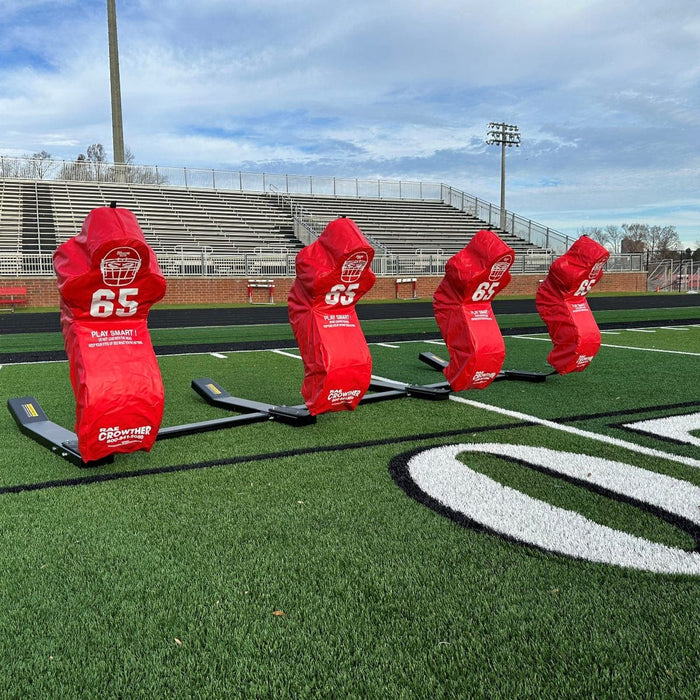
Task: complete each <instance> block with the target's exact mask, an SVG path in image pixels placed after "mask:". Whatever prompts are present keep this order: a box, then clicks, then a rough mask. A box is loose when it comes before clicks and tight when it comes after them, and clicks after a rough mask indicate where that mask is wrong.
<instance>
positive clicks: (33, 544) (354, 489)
mask: <svg viewBox="0 0 700 700" xmlns="http://www.w3.org/2000/svg"><path fill="white" fill-rule="evenodd" d="M363 327H364V324H363ZM250 332H251V334H252V333H253V331H252V330H251V331H250ZM365 332H366V333H368V332H369V331H368V330H367V329H365ZM200 333H202V329H190V330H188V331H187V332H184V333H182V335H183V336H187V337H188V338H190V339H191V338H193V337H202V336H200V335H199V334H200ZM190 334H191V335H190ZM252 337H255V336H252ZM258 337H259V336H258ZM699 337H700V328H698V327H688V330H687V331H672V330H669V329H664V328H658V329H656V331H655V333H654V334H641V333H635V332H633V331H630V330H620V331H619V335H610V336H607V335H604V336H603V342H604V344H605V345H604V346H603V347H602V348H601V350H600V352H599V353H598V355H597V356H596V357H595V359H594V361H593V362H592V364H591V366H590V367H589V368H588V369H586V370H585V371H584V372H580V373H573V374H570V375H567V376H562V377H560V376H553V377H550V378H549V379H548V380H547V381H546V382H544V383H542V384H530V383H521V382H496V383H493V384H492V385H490V386H489V387H488V388H487V389H485V390H483V391H479V392H462V393H461V394H460V395H459V396H460V397H461V398H466V399H469V400H471V401H474V402H476V404H479V405H481V406H483V407H479V406H475V405H465V404H461V403H458V402H456V401H443V402H429V401H422V400H420V399H400V400H396V401H391V402H384V403H376V404H370V405H361V406H360V407H359V408H358V409H357V410H356V411H354V412H352V413H348V412H345V413H333V414H325V415H322V416H319V417H318V420H317V422H316V424H315V425H311V426H307V427H303V428H293V427H290V426H287V425H282V424H277V423H273V422H264V423H258V424H254V425H248V426H244V427H240V428H235V429H229V430H222V431H217V432H211V433H204V434H201V435H194V436H189V437H185V438H180V439H176V440H168V441H163V442H157V443H156V445H155V446H154V448H153V450H152V452H151V453H148V454H146V453H143V452H140V453H134V454H131V455H121V456H117V458H116V459H115V461H114V463H113V464H111V465H105V466H103V467H99V468H93V469H79V468H77V467H75V466H73V465H72V464H70V463H68V462H66V461H64V460H62V459H60V457H58V456H57V455H54V454H52V453H51V452H50V451H49V450H47V449H46V448H44V447H41V446H40V445H38V444H36V443H34V442H32V441H30V440H29V439H28V438H26V437H25V436H23V435H22V434H21V433H20V432H19V431H18V430H17V429H16V427H15V425H14V423H13V421H12V418H11V417H10V415H9V413H8V412H7V411H0V431H1V432H2V435H3V450H2V451H1V452H0V552H2V554H1V556H0V571H1V575H0V600H2V602H3V604H2V608H0V697H3V698H5V697H7V698H28V697H31V698H63V697H65V698H77V697H100V698H131V697H133V698H142V697H149V696H150V697H154V698H159V697H192V698H236V697H241V698H248V697H253V698H255V697H258V698H270V697H290V698H292V697H293V698H341V697H342V698H346V697H347V698H375V697H376V698H426V699H428V698H430V699H432V698H453V697H454V698H457V697H460V698H461V697H464V698H471V697H488V698H516V697H517V698H538V699H539V698H553V699H554V698H581V697H597V698H621V697H673V698H689V699H690V698H696V697H697V696H698V695H699V694H700V681H699V680H698V676H697V667H698V662H700V652H699V651H698V644H697V637H698V633H699V632H700V628H699V626H698V624H699V623H698V620H700V596H698V591H699V590H700V588H699V586H700V578H698V577H692V576H684V575H664V574H654V573H649V572H644V571H635V570H632V569H625V568H622V567H619V566H613V565H604V564H594V563H591V562H586V561H579V560H573V559H568V558H566V557H563V556H558V555H554V554H548V553H546V552H542V551H538V550H535V549H532V548H529V547H526V546H523V545H520V544H517V543H514V542H509V541H506V540H503V539H501V538H499V537H497V536H495V535H492V534H486V533H483V532H479V531H477V530H476V529H470V528H467V527H463V526H461V525H458V524H456V523H455V522H453V521H452V520H450V519H448V518H446V517H443V516H442V515H440V514H439V513H437V512H435V511H434V510H431V509H429V508H427V507H425V506H424V505H422V504H420V503H418V502H417V501H416V500H414V499H412V498H409V497H408V496H407V495H406V494H405V493H404V492H403V491H402V490H401V489H399V488H398V487H397V485H396V484H395V483H394V481H393V480H392V478H391V476H390V474H389V471H388V465H389V462H390V461H391V460H392V459H394V458H395V457H396V456H397V455H399V454H401V453H404V452H407V451H409V450H414V449H417V448H420V447H429V446H438V445H445V444H452V443H462V442H465V443H475V442H477V443H478V442H505V443H515V444H525V445H539V446H543V447H548V448H550V449H556V450H560V451H562V453H566V452H571V453H577V454H589V455H594V456H597V457H604V458H606V459H610V460H617V461H621V462H625V463H628V464H632V465H634V466H638V467H641V468H643V469H647V470H650V471H658V472H661V473H664V474H668V475H670V476H673V477H675V478H676V479H679V480H683V481H686V482H688V484H691V485H695V486H700V470H698V469H697V468H695V467H692V466H689V465H685V464H680V463H679V462H677V461H674V460H673V459H672V457H674V456H678V457H691V458H695V459H697V458H698V449H697V447H694V446H692V445H678V444H673V443H668V442H665V441H662V440H659V439H655V438H652V437H643V436H640V435H637V434H634V433H630V432H629V431H626V430H624V429H623V428H622V427H621V425H620V424H621V422H625V421H629V420H637V419H641V418H646V417H659V416H661V415H679V414H685V413H693V412H695V413H697V411H698V410H700V409H698V405H700V396H699V395H698V386H697V381H694V378H695V377H697V376H699V373H698V369H699V368H700V358H699V356H698V352H700V350H699V348H700V343H699V342H698V338H699ZM541 338H542V336H537V335H533V336H523V337H507V338H506V339H505V342H506V361H505V365H504V366H505V367H510V368H518V369H530V370H535V371H547V369H548V365H547V363H546V355H547V353H548V352H549V350H550V348H551V344H550V343H549V342H548V341H546V340H542V339H541ZM4 340H5V338H4V337H3V341H4ZM182 342H183V343H184V342H185V341H184V340H183V341H182ZM188 342H194V341H191V340H190V341H188ZM390 345H393V346H394V347H387V346H379V345H372V346H371V353H372V358H373V371H374V373H375V374H377V375H379V376H384V377H389V378H393V379H396V380H402V381H406V382H414V383H421V384H427V383H431V382H438V381H440V380H441V379H442V375H441V374H440V373H439V372H436V371H435V370H432V369H431V368H429V367H428V366H427V365H425V364H423V363H421V362H419V361H418V359H417V355H418V353H419V352H421V351H426V350H430V351H433V352H436V353H437V354H443V355H445V354H446V350H445V348H441V347H439V346H436V345H435V344H428V343H425V342H410V343H409V342H407V343H392V344H390ZM287 347H290V345H287ZM635 347H636V348H639V349H636V350H635V349H630V348H635ZM652 347H653V349H654V350H665V351H672V352H650V351H649V350H650V349H651V348H652ZM4 349H5V348H4V347H3V350H4ZM219 354H221V355H223V357H215V356H212V355H209V354H197V355H189V356H168V357H160V358H159V365H160V368H161V372H162V374H163V379H164V383H165V388H166V408H165V417H164V425H175V424H178V423H183V422H189V421H193V420H204V419H207V418H213V417H219V416H221V415H225V412H223V411H222V410H221V409H217V408H214V407H211V406H208V405H207V404H205V403H204V401H203V400H202V399H201V398H200V397H198V396H197V395H196V394H195V393H194V392H193V391H192V390H191V389H190V386H189V383H190V381H191V379H192V378H195V377H211V378H213V379H215V380H216V381H217V382H219V383H220V384H221V385H222V386H224V387H225V388H227V389H228V390H229V391H230V392H231V393H233V394H234V395H237V396H242V397H245V398H251V399H257V400H261V401H270V402H274V403H286V404H288V405H292V404H295V403H300V402H301V401H302V399H301V395H300V392H299V388H300V385H301V378H302V369H303V368H302V363H301V362H300V361H299V360H298V359H295V358H293V357H289V356H286V355H279V354H276V353H274V352H271V351H257V352H232V353H226V352H224V353H219ZM292 354H295V353H294V351H292ZM0 387H1V388H2V396H1V397H0V398H2V400H3V403H4V401H5V400H6V398H8V397H11V396H20V395H34V396H36V397H37V399H38V400H39V401H40V403H41V405H42V407H43V408H44V409H45V410H46V411H47V413H48V414H49V416H50V418H51V419H52V420H54V421H56V422H58V423H60V424H61V425H64V426H66V427H70V426H71V425H72V422H73V420H74V408H75V404H74V400H73V396H72V392H71V389H70V381H69V369H68V364H67V363H66V362H57V363H37V364H32V365H14V364H6V365H5V366H3V367H2V368H0ZM485 407H490V408H495V409H499V410H502V411H519V412H521V413H524V414H527V415H530V416H535V417H538V418H543V419H550V420H553V421H558V422H559V423H561V424H562V425H568V426H574V427H576V428H577V429H579V430H580V431H584V432H581V433H579V434H569V433H565V432H562V431H560V430H555V429H552V428H550V427H548V426H546V425H532V424H529V423H526V422H524V421H521V420H517V419H515V418H513V417H511V416H509V415H506V414H504V413H497V412H495V411H494V410H489V409H488V408H485ZM608 414H613V415H608ZM596 435H603V436H608V437H615V438H617V439H620V440H625V441H626V442H629V443H633V444H636V445H645V446H648V447H651V448H654V449H656V450H659V451H660V452H663V453H664V454H666V455H668V458H662V457H658V456H657V457H654V456H651V455H644V454H640V453H639V452H634V451H633V450H629V449H624V448H621V447H619V446H616V445H612V444H607V443H604V442H601V441H600V440H597V439H595V436H596ZM563 458H564V457H563ZM460 459H461V460H462V461H464V462H468V464H469V466H470V468H473V469H476V470H477V471H480V472H483V473H485V474H487V475H489V476H491V477H492V478H494V479H496V480H497V481H499V482H501V483H503V484H504V485H507V486H511V487H513V488H517V489H518V490H521V491H523V492H524V493H527V494H529V495H531V496H532V497H534V498H537V499H540V500H543V501H545V502H547V503H551V504H553V505H555V506H558V507H561V508H565V509H570V510H574V511H576V512H579V513H581V514H583V515H584V516H586V517H588V518H590V519H592V520H594V521H595V522H599V523H601V524H604V525H606V526H608V527H611V528H615V529H620V530H623V531H627V532H630V533H632V534H635V535H637V536H639V537H644V538H646V539H649V540H651V541H655V542H661V543H664V544H666V545H669V546H672V547H677V548H680V549H683V550H686V551H690V550H692V549H693V548H694V546H695V543H694V542H693V541H692V540H691V538H690V537H689V536H688V535H687V534H686V533H684V532H681V531H680V530H678V529H677V528H676V527H674V526H673V525H671V524H669V523H668V522H666V521H664V520H661V519H660V518H658V517H656V516H655V515H652V514H650V513H648V512H643V511H642V510H640V509H639V508H637V507H635V506H632V505H629V504H625V503H621V502H619V501H616V500H614V499H611V498H608V497H605V496H601V495H596V494H593V493H591V492H590V491H588V490H586V489H582V488H580V487H578V486H574V485H572V484H570V483H566V482H564V481H563V480H562V479H558V478H554V477H553V476H551V475H544V474H540V473H537V472H534V471H532V470H531V469H528V468H526V467H524V466H522V465H517V464H514V463H509V462H504V461H503V460H500V459H497V458H495V457H493V456H489V455H486V454H481V453H474V454H470V455H469V458H468V459H467V458H466V457H465V455H464V454H463V455H461V456H460ZM144 470H153V471H155V473H150V474H149V473H144ZM158 470H163V471H161V472H159V471H158ZM95 475H111V476H113V477H115V478H114V480H112V481H105V482H102V483H99V482H98V483H90V481H89V478H90V477H93V476H95ZM54 480H55V481H57V482H59V483H56V484H54V486H52V487H47V488H38V489H37V490H25V491H20V492H8V487H13V486H21V485H25V486H27V487H33V486H34V487H36V486H38V485H41V484H45V483H46V482H49V481H54ZM81 480H82V481H81ZM60 482H63V483H60Z"/></svg>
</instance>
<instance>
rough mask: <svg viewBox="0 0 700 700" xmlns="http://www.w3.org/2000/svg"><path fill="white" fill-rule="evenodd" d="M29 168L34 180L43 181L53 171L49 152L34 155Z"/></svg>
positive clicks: (30, 175)
mask: <svg viewBox="0 0 700 700" xmlns="http://www.w3.org/2000/svg"><path fill="white" fill-rule="evenodd" d="M27 167H28V175H29V177H30V178H31V179H32V180H43V179H44V176H45V175H46V174H47V173H48V172H49V170H50V169H51V154H50V153H48V152H47V151H39V152H38V153H33V154H32V156H31V160H29V162H28V164H27Z"/></svg>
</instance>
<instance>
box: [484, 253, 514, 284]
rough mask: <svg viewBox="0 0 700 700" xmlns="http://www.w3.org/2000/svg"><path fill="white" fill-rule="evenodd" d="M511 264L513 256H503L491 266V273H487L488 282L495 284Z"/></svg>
mask: <svg viewBox="0 0 700 700" xmlns="http://www.w3.org/2000/svg"><path fill="white" fill-rule="evenodd" d="M512 264H513V256H512V255H510V254H508V255H504V256H503V257H502V258H501V259H500V260H496V262H495V263H494V264H493V265H492V266H491V272H489V281H491V282H497V281H498V280H500V279H501V277H503V275H505V274H506V272H508V270H509V268H510V266H511V265H512Z"/></svg>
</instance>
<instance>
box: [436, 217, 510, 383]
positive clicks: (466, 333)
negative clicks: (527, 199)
mask: <svg viewBox="0 0 700 700" xmlns="http://www.w3.org/2000/svg"><path fill="white" fill-rule="evenodd" d="M514 260H515V252H514V251H513V249H512V248H510V247H509V246H507V245H506V244H505V243H504V242H503V241H502V240H501V239H500V238H499V237H498V236H497V235H496V234H495V233H493V231H488V230H485V229H484V230H481V231H479V232H477V233H476V234H475V235H474V237H473V238H472V240H471V241H469V244H468V245H466V246H465V247H464V248H463V249H462V250H461V251H460V252H459V253H457V254H456V255H453V256H452V257H451V258H450V259H449V260H448V261H447V264H446V266H445V277H444V278H443V279H442V281H441V282H440V284H439V285H438V288H437V289H436V290H435V294H434V295H433V310H434V312H435V320H436V321H437V324H438V326H439V327H440V332H441V333H442V337H443V339H444V340H445V343H446V345H447V349H448V351H449V353H450V363H449V364H448V365H447V367H445V369H444V370H443V373H444V375H445V377H446V378H447V381H448V382H449V383H450V386H451V387H452V389H454V391H462V390H463V389H484V388H485V387H487V386H488V385H489V384H490V383H491V382H492V381H493V380H494V379H495V378H496V376H497V375H498V373H499V372H500V370H501V366H502V365H503V360H504V359H505V355H506V349H505V344H504V342H503V336H502V335H501V329H500V328H499V327H498V323H497V322H496V319H495V317H494V315H493V311H492V309H491V301H492V300H493V298H494V297H495V296H496V294H498V293H499V292H500V291H502V290H503V289H505V287H507V286H508V283H509V282H510V272H509V270H510V267H511V265H512V264H513V261H514Z"/></svg>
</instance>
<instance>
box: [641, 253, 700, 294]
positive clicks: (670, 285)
mask: <svg viewBox="0 0 700 700" xmlns="http://www.w3.org/2000/svg"><path fill="white" fill-rule="evenodd" d="M647 291H649V292H690V293H693V292H694V293H696V294H697V293H698V292H700V263H698V262H696V261H694V260H691V259H690V258H688V259H686V260H661V261H660V262H658V263H656V266H655V267H653V268H651V271H650V272H649V276H648V277H647Z"/></svg>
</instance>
